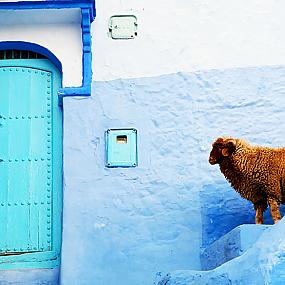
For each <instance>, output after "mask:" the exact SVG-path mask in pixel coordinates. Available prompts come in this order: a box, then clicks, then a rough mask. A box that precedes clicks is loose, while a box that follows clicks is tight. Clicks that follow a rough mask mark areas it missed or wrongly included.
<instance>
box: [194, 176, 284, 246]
mask: <svg viewBox="0 0 285 285" xmlns="http://www.w3.org/2000/svg"><path fill="white" fill-rule="evenodd" d="M200 196H201V216H202V248H205V247H207V246H208V245H210V244H211V243H213V242H214V241H216V240H217V239H219V238H220V237H222V236H223V235H225V234H226V233H228V232H229V231H231V230H232V229H234V228H235V227H237V226H239V225H242V224H254V223H255V211H254V208H253V205H252V203H251V202H249V201H247V200H245V199H243V198H241V197H240V196H239V194H238V193H236V192H235V191H234V190H233V189H232V188H231V187H230V185H229V184H227V183H226V182H225V183H219V184H218V183H216V184H208V185H205V186H204V187H203V190H202V191H201V194H200ZM284 213H285V207H284V206H281V214H282V216H283V215H284ZM264 223H265V224H273V221H272V218H271V216H270V211H269V208H268V209H267V211H266V212H265V214H264Z"/></svg>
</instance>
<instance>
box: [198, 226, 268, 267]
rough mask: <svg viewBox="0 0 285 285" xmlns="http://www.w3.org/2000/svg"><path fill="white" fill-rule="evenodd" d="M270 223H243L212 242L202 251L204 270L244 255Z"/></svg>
mask: <svg viewBox="0 0 285 285" xmlns="http://www.w3.org/2000/svg"><path fill="white" fill-rule="evenodd" d="M269 227H272V226H270V225H254V224H248V225H241V226H238V227H236V228H235V229H233V230H232V231H230V232H229V233H227V234H226V235H224V236H223V237H221V238H220V239H218V240H217V241H215V242H214V243H212V244H211V245H210V246H209V247H207V248H206V249H204V250H203V251H202V253H201V267H202V270H211V269H214V268H216V267H218V266H220V265H222V264H224V263H225V262H227V261H229V260H232V259H234V258H235V257H238V256H240V255H242V254H243V253H244V252H245V251H246V250H247V249H249V248H250V247H252V245H253V244H254V243H255V242H256V241H257V240H258V238H259V237H260V236H261V234H262V233H263V232H264V231H265V230H266V229H268V228H269Z"/></svg>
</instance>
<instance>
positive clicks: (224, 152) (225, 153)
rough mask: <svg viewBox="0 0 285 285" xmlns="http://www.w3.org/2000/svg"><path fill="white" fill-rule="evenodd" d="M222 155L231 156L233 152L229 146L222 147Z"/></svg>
mask: <svg viewBox="0 0 285 285" xmlns="http://www.w3.org/2000/svg"><path fill="white" fill-rule="evenodd" d="M222 155H223V156H230V155H231V152H230V150H229V148H227V147H225V148H223V149H222Z"/></svg>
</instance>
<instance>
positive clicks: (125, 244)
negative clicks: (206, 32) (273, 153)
mask: <svg viewBox="0 0 285 285" xmlns="http://www.w3.org/2000/svg"><path fill="white" fill-rule="evenodd" d="M284 74H285V68H284V67H282V66H280V67H278V66H276V67H256V68H243V69H228V70H212V71H208V72H196V73H177V74H172V75H164V76H159V77H152V78H140V79H129V80H114V81H108V82H94V85H93V94H92V97H91V98H88V99H81V100H78V99H75V98H74V99H69V98H66V99H65V101H64V111H65V124H64V128H65V134H64V135H65V138H64V156H65V160H64V164H65V193H64V195H65V200H64V233H63V260H62V262H63V264H62V266H63V267H62V272H63V274H62V278H63V279H62V280H63V284H70V282H71V281H72V280H77V282H79V284H90V282H91V281H92V280H96V284H100V285H101V284H102V285H103V284H117V282H118V279H120V280H122V282H123V283H124V284H134V283H135V284H141V285H143V284H153V282H155V280H156V279H157V276H159V275H160V274H165V273H166V272H168V271H171V270H174V269H186V268H187V269H199V268H200V259H199V254H200V246H206V245H207V244H209V243H210V242H213V241H214V240H216V239H218V238H219V237H221V236H222V235H223V234H224V233H226V232H228V231H229V230H231V229H232V228H234V227H235V226H237V225H240V224H243V223H254V213H253V210H252V206H251V204H250V203H248V202H247V201H245V200H242V199H241V198H239V196H238V194H236V193H235V192H234V191H233V190H232V189H230V187H229V185H228V183H227V182H226V181H225V179H224V177H223V176H222V175H221V173H220V171H219V169H218V167H217V166H216V167H213V166H210V165H209V163H208V154H209V151H210V149H211V142H212V140H213V139H214V138H215V137H217V136H219V135H221V134H228V135H232V136H237V137H245V138H247V139H249V140H250V141H251V142H252V143H259V144H265V145H274V146H279V145H282V144H283V138H282V136H281V135H280V134H282V133H283V132H284V131H285V130H284V126H283V124H281V122H282V121H283V120H284V119H285V112H283V109H284V104H285V103H284V100H283V98H284V92H285V89H284V79H283V77H284ZM273 126H274V127H273ZM122 127H135V128H137V129H138V140H139V167H138V168H134V169H106V168H105V167H104V148H105V144H104V131H105V130H106V129H108V128H122ZM266 221H267V222H271V220H270V218H269V217H268V218H267V220H266Z"/></svg>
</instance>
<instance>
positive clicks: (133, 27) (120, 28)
mask: <svg viewBox="0 0 285 285" xmlns="http://www.w3.org/2000/svg"><path fill="white" fill-rule="evenodd" d="M109 33H110V35H111V37H112V39H117V40H118V39H125V40H127V39H133V38H135V36H137V17H136V16H133V15H118V16H112V17H111V18H110V22H109Z"/></svg>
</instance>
